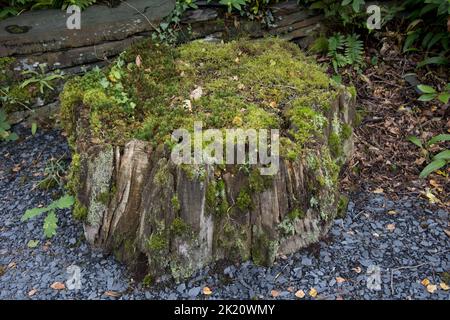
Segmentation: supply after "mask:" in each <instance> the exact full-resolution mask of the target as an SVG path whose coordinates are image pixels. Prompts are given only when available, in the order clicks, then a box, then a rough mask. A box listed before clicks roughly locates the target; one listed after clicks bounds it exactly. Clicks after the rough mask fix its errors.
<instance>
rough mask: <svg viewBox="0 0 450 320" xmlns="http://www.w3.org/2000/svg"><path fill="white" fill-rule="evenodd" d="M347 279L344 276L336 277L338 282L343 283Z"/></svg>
mask: <svg viewBox="0 0 450 320" xmlns="http://www.w3.org/2000/svg"><path fill="white" fill-rule="evenodd" d="M345 281H346V280H345V279H344V278H342V277H336V282H337V283H342V282H345Z"/></svg>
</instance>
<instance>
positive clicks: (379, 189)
mask: <svg viewBox="0 0 450 320" xmlns="http://www.w3.org/2000/svg"><path fill="white" fill-rule="evenodd" d="M372 192H373V193H383V192H384V190H383V188H377V189H375V190H373V191H372Z"/></svg>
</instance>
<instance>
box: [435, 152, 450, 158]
mask: <svg viewBox="0 0 450 320" xmlns="http://www.w3.org/2000/svg"><path fill="white" fill-rule="evenodd" d="M433 160H450V150H444V151H441V152H439V153H438V154H437V155H435V156H434V157H433Z"/></svg>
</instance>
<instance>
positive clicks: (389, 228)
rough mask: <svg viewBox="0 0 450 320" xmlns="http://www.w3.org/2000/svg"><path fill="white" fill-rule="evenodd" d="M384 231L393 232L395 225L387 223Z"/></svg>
mask: <svg viewBox="0 0 450 320" xmlns="http://www.w3.org/2000/svg"><path fill="white" fill-rule="evenodd" d="M386 229H388V230H389V231H390V232H392V231H394V230H395V223H389V224H388V225H387V226H386Z"/></svg>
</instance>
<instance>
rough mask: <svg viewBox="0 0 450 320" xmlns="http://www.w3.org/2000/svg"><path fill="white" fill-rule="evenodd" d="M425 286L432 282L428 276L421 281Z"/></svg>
mask: <svg viewBox="0 0 450 320" xmlns="http://www.w3.org/2000/svg"><path fill="white" fill-rule="evenodd" d="M420 283H421V284H422V285H423V286H425V287H426V286H427V285H429V284H430V280H428V279H427V278H425V279H423V280H422V281H421V282H420Z"/></svg>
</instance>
